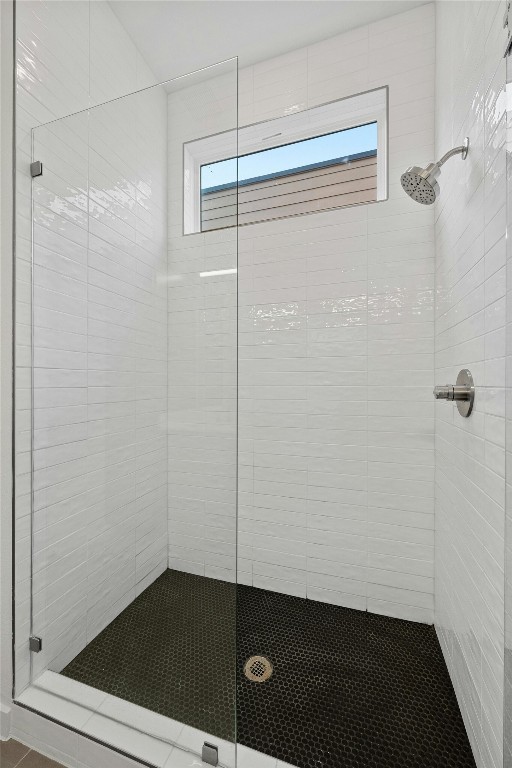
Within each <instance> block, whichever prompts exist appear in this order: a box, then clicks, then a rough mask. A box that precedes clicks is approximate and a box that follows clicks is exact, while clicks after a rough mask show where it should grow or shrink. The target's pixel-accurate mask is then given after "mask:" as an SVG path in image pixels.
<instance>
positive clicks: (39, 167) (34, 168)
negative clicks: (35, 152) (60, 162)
mask: <svg viewBox="0 0 512 768" xmlns="http://www.w3.org/2000/svg"><path fill="white" fill-rule="evenodd" d="M30 175H31V176H32V178H33V179H35V177H36V176H42V175H43V164H42V162H41V161H40V160H34V162H33V163H30Z"/></svg>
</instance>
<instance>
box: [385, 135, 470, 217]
mask: <svg viewBox="0 0 512 768" xmlns="http://www.w3.org/2000/svg"><path fill="white" fill-rule="evenodd" d="M468 149H469V139H468V138H467V137H466V138H465V139H464V144H463V145H462V146H461V147H455V149H450V151H449V152H447V153H446V154H445V155H443V157H442V158H441V159H440V160H439V161H438V162H437V163H430V164H429V165H427V167H426V168H420V167H419V166H418V165H413V166H411V167H410V168H408V169H407V170H406V171H405V173H402V175H401V177H400V183H401V184H402V188H403V190H404V192H406V194H408V195H409V197H411V198H412V199H413V200H415V201H416V202H417V203H421V204H422V205H432V203H434V202H435V200H436V198H437V196H438V195H439V192H440V191H441V190H440V189H439V184H438V183H437V178H438V176H439V174H440V173H441V166H442V165H443V164H444V163H445V162H446V161H447V160H448V159H449V158H450V157H453V155H461V157H462V159H463V160H465V159H466V157H467V154H468Z"/></svg>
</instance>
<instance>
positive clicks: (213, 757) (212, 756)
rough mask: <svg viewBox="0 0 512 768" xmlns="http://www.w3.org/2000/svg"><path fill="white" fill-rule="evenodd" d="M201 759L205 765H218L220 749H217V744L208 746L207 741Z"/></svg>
mask: <svg viewBox="0 0 512 768" xmlns="http://www.w3.org/2000/svg"><path fill="white" fill-rule="evenodd" d="M201 759H202V761H203V763H208V765H218V764H219V748H218V747H216V746H215V744H208V742H207V741H205V742H204V744H203V750H202V752H201Z"/></svg>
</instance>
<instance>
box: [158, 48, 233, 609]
mask: <svg viewBox="0 0 512 768" xmlns="http://www.w3.org/2000/svg"><path fill="white" fill-rule="evenodd" d="M218 72H219V74H217V73H218ZM236 124H237V67H236V61H232V62H231V63H229V62H228V63H227V64H226V65H221V66H220V67H219V68H216V67H213V68H212V71H211V73H210V76H209V77H207V78H206V79H205V81H204V82H200V83H197V84H195V85H193V86H191V87H188V88H183V89H182V90H180V91H177V92H175V93H171V94H170V95H169V112H168V125H169V146H168V161H169V165H168V182H169V191H168V201H169V219H168V221H169V243H168V246H169V274H168V283H169V290H168V310H169V329H168V338H169V349H168V361H169V371H168V382H169V430H168V438H169V567H170V568H175V569H176V570H183V571H187V572H189V573H196V574H199V575H202V576H208V577H211V578H215V579H223V580H227V581H233V580H234V579H235V575H236V534H237V509H236V469H237V459H236V457H237V276H236V266H237V229H236V228H231V229H220V230H216V231H215V232H208V233H204V234H203V233H199V234H192V235H185V236H184V235H183V183H184V177H183V143H184V142H186V141H191V140H193V139H197V138H200V137H202V136H208V135H211V134H215V133H220V132H222V131H230V130H232V129H234V128H236ZM232 141H233V148H232V154H233V156H236V154H237V136H236V131H233V138H232ZM226 270H228V274H220V275H215V274H209V275H204V274H202V273H205V272H210V273H211V272H215V271H226ZM229 270H231V272H229ZM233 620H234V617H233Z"/></svg>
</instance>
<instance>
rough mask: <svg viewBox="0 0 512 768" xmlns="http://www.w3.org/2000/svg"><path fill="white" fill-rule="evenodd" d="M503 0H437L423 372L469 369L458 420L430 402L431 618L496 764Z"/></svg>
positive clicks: (476, 748)
mask: <svg viewBox="0 0 512 768" xmlns="http://www.w3.org/2000/svg"><path fill="white" fill-rule="evenodd" d="M504 10H505V4H504V3H502V2H463V3H439V4H438V7H437V79H436V156H439V155H440V154H442V153H443V152H445V151H446V150H447V149H449V148H451V147H452V146H456V145H458V144H461V143H462V141H463V139H464V137H465V136H469V138H470V142H471V144H470V152H469V155H468V158H467V160H466V161H465V162H464V163H462V162H461V161H460V160H459V159H455V160H451V161H450V163H448V164H447V165H446V166H445V167H444V168H443V172H442V175H441V179H440V185H441V196H440V198H439V201H438V203H437V207H436V244H437V275H436V283H437V286H436V287H437V302H436V382H437V383H440V384H443V383H445V382H454V381H455V378H456V376H457V373H458V371H459V369H461V368H466V367H467V368H469V369H470V370H471V371H472V373H473V376H474V379H475V384H476V400H475V409H474V413H473V414H472V415H471V417H470V418H469V419H467V420H466V419H463V418H461V417H460V416H459V414H458V412H457V410H456V409H455V408H454V407H453V406H452V405H449V404H447V403H444V402H440V403H437V404H436V627H437V631H438V635H439V639H440V641H441V645H442V648H443V652H444V655H445V658H446V661H447V664H448V668H449V670H450V674H451V677H452V681H453V684H454V687H455V691H456V693H457V697H458V700H459V704H460V708H461V711H462V714H463V717H464V721H465V724H466V728H467V730H468V734H469V738H470V741H471V745H472V747H473V752H474V755H475V759H476V761H477V765H478V766H479V768H483V767H485V768H498V767H499V766H501V765H502V737H503V732H502V721H503V711H502V708H503V631H504V628H503V609H504V606H503V567H504V560H503V558H504V541H503V537H504V482H505V481H504V474H505V454H504V447H505V420H504V416H505V398H504V386H505V364H504V356H505V332H504V324H505V229H506V214H505V199H506V195H505V143H504V142H505V118H506V115H505V100H504V93H503V89H504V85H505V60H504V59H503V58H502V56H503V50H504V43H505V33H504V31H503V29H502V18H503V13H504Z"/></svg>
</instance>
